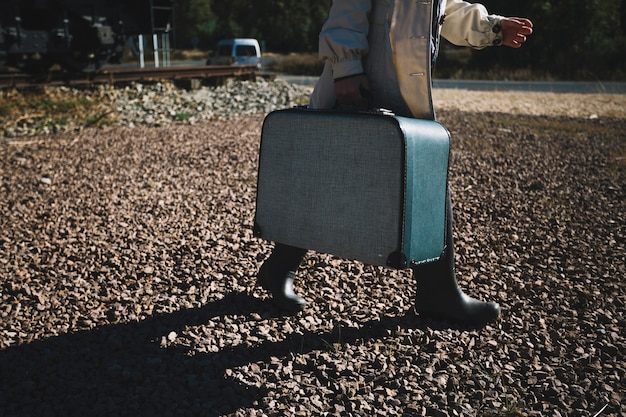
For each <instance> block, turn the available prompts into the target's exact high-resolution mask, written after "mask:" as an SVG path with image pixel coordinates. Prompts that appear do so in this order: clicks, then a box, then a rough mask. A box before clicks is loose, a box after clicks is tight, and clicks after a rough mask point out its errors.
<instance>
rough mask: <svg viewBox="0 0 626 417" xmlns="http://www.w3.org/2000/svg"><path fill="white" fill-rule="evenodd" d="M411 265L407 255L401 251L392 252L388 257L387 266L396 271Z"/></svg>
mask: <svg viewBox="0 0 626 417" xmlns="http://www.w3.org/2000/svg"><path fill="white" fill-rule="evenodd" d="M408 265H409V263H408V261H407V257H406V255H405V254H404V253H403V252H401V251H395V252H391V253H390V254H389V256H388V257H387V266H390V267H392V268H395V269H405V268H406V267H407V266H408Z"/></svg>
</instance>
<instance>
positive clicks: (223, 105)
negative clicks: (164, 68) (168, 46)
mask: <svg viewBox="0 0 626 417" xmlns="http://www.w3.org/2000/svg"><path fill="white" fill-rule="evenodd" d="M309 92H310V88H307V87H303V86H297V85H294V84H289V83H286V82H283V81H265V80H263V79H259V80H257V81H237V80H234V79H228V80H226V82H225V84H223V85H221V86H218V87H207V86H205V87H202V88H199V89H194V90H184V89H179V88H176V87H175V86H174V85H173V84H171V83H168V82H165V83H161V82H157V83H152V84H140V83H133V84H129V85H127V86H125V87H120V88H116V87H114V86H110V85H99V86H96V87H94V88H91V89H76V88H69V87H53V88H46V89H45V90H44V91H43V92H42V93H40V94H38V95H35V96H36V98H34V99H33V98H32V97H29V96H31V94H28V93H26V94H24V93H22V92H20V91H9V92H6V91H0V104H1V102H2V101H3V100H5V101H10V100H15V101H17V100H20V101H25V97H24V96H26V99H28V100H30V101H31V102H33V101H36V100H39V101H40V102H41V103H34V104H35V106H36V108H37V110H35V111H32V112H29V113H26V114H23V115H21V116H20V117H15V118H11V117H3V116H4V115H3V114H2V111H1V110H2V109H1V108H0V134H2V135H3V136H4V137H7V138H13V137H19V136H32V135H35V134H41V133H44V134H48V133H59V132H69V131H76V130H80V129H82V128H83V127H85V126H94V125H95V126H102V125H123V126H129V127H134V126H136V125H148V126H163V125H169V124H175V123H179V124H180V123H183V124H194V123H196V122H199V121H207V120H215V119H219V118H224V117H232V116H234V115H249V114H258V113H268V112H270V111H272V110H276V109H280V108H285V107H293V106H295V105H299V104H306V103H308V95H309ZM85 102H88V103H89V104H90V105H89V106H88V107H87V108H86V109H84V110H82V111H80V110H79V109H77V107H79V105H80V104H81V103H85ZM48 103H49V104H48ZM67 106H72V107H74V108H76V110H77V111H75V112H74V113H72V114H63V115H62V116H56V117H55V116H54V113H55V111H56V112H59V110H60V109H59V108H60V107H67ZM0 107H1V106H0ZM42 107H43V109H42Z"/></svg>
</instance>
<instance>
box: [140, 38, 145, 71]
mask: <svg viewBox="0 0 626 417" xmlns="http://www.w3.org/2000/svg"><path fill="white" fill-rule="evenodd" d="M138 38H139V40H138V42H139V68H144V67H145V66H146V63H145V61H144V56H143V35H139V36H138Z"/></svg>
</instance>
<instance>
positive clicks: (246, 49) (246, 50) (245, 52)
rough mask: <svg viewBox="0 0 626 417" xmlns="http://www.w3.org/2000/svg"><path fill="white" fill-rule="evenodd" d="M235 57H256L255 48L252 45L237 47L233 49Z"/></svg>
mask: <svg viewBox="0 0 626 417" xmlns="http://www.w3.org/2000/svg"><path fill="white" fill-rule="evenodd" d="M235 55H237V56H256V48H255V47H254V46H253V45H237V47H236V48H235Z"/></svg>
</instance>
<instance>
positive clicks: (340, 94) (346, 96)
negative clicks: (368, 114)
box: [335, 74, 369, 110]
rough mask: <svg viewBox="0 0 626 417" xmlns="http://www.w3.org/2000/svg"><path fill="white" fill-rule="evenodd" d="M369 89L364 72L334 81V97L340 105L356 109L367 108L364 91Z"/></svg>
mask: <svg viewBox="0 0 626 417" xmlns="http://www.w3.org/2000/svg"><path fill="white" fill-rule="evenodd" d="M368 90H369V85H368V83H367V77H366V76H365V74H359V75H355V76H353V77H346V78H342V79H340V80H336V81H335V97H336V98H337V103H338V104H339V105H340V106H349V107H354V108H356V109H358V110H367V107H368V105H369V103H368V100H367V97H364V95H363V94H364V92H366V91H368Z"/></svg>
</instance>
